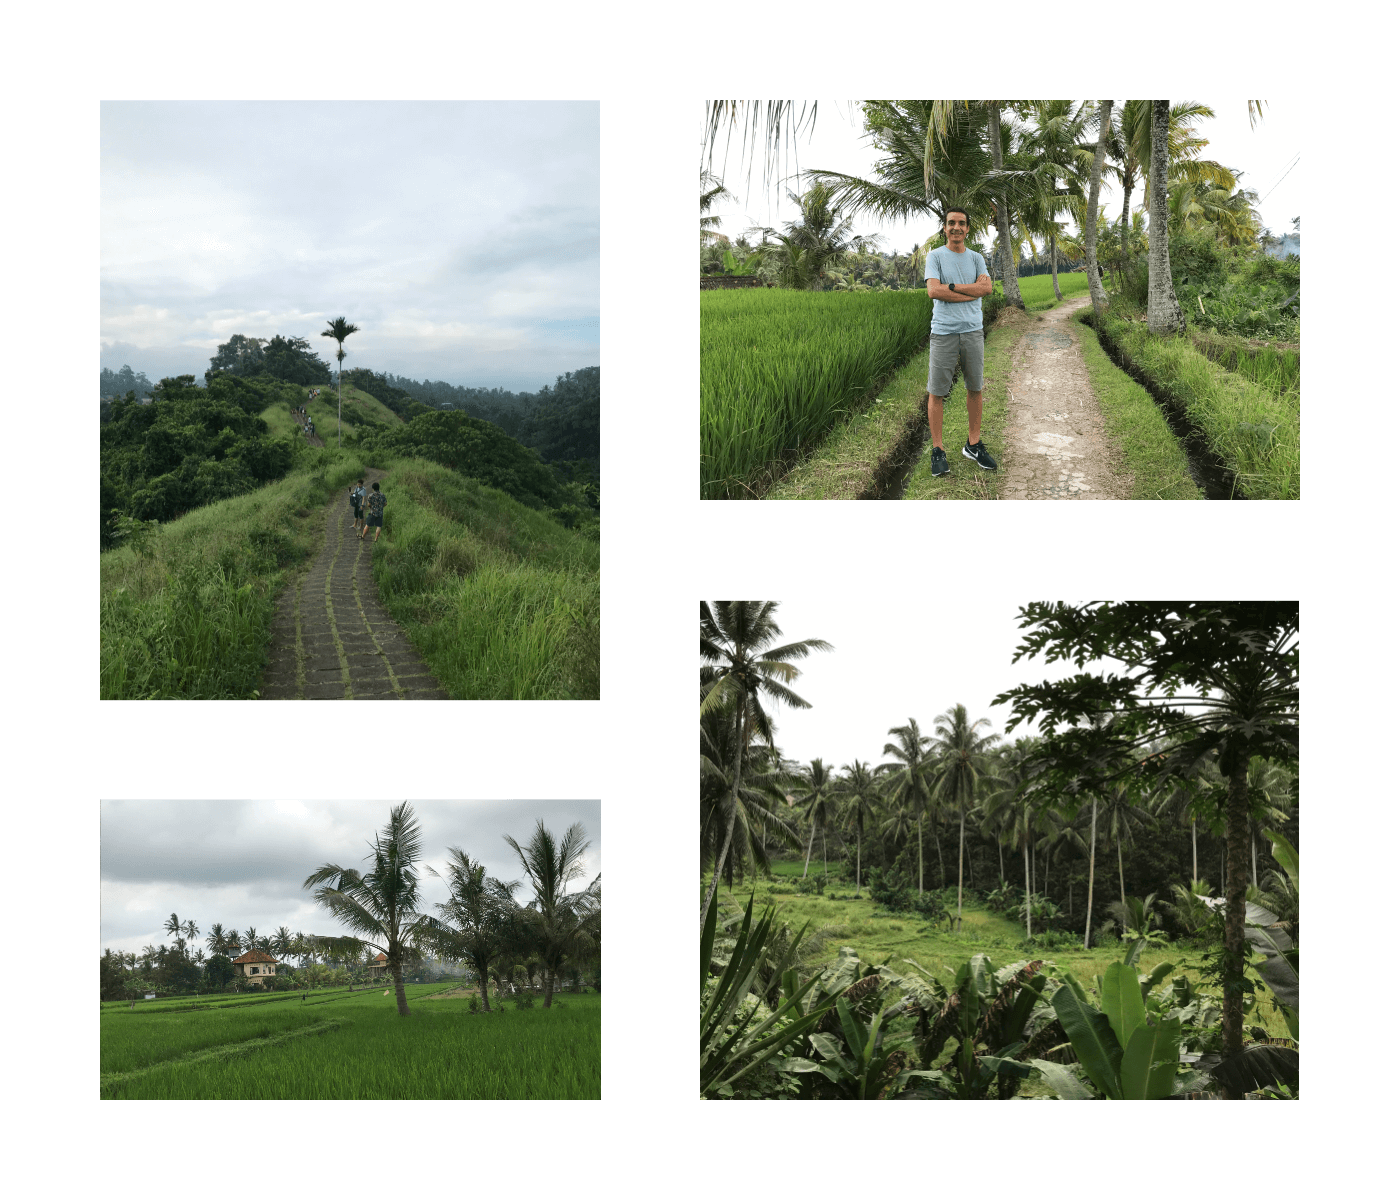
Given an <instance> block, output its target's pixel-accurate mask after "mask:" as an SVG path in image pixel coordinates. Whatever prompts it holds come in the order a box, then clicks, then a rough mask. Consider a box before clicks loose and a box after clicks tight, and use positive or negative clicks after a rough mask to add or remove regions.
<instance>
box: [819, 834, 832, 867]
mask: <svg viewBox="0 0 1398 1200" xmlns="http://www.w3.org/2000/svg"><path fill="white" fill-rule="evenodd" d="M820 869H821V872H822V873H823V874H824V876H825V877H826V879H829V878H830V856H829V855H828V854H826V853H825V830H824V829H822V830H821V831H820Z"/></svg>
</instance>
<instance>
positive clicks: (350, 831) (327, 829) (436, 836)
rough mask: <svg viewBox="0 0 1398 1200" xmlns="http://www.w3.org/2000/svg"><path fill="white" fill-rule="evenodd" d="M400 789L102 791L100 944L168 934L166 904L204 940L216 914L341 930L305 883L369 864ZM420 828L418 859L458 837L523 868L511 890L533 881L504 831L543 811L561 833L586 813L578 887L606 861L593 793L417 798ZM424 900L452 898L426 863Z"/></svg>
mask: <svg viewBox="0 0 1398 1200" xmlns="http://www.w3.org/2000/svg"><path fill="white" fill-rule="evenodd" d="M399 802H400V801H397V800H104V801H103V802H102V949H103V950H107V949H111V950H120V951H134V952H137V953H139V952H140V951H141V949H142V948H143V947H144V946H146V945H147V944H148V943H149V944H150V945H153V946H159V945H161V944H162V943H164V944H165V945H171V944H173V943H172V936H171V935H170V934H167V933H166V932H165V928H164V926H165V922H166V921H167V920H169V917H170V914H171V913H172V912H173V913H175V914H177V915H178V916H179V918H180V920H181V921H182V922H183V921H187V920H189V919H191V918H193V920H194V921H195V923H196V924H197V925H198V926H199V937H198V939H197V943H198V946H199V947H200V948H201V949H203V950H204V951H205V953H207V952H208V946H207V943H206V940H205V939H206V936H207V934H208V932H209V926H210V925H212V924H214V923H215V922H218V923H220V924H222V925H223V926H224V928H225V929H237V930H238V931H239V932H240V933H241V932H242V931H243V930H245V929H247V928H248V926H249V925H251V926H253V927H254V928H255V929H256V930H257V932H258V935H259V936H261V935H263V934H271V933H275V932H276V929H277V927H278V926H279V925H285V926H286V927H287V928H288V929H290V930H291V931H292V932H293V933H294V932H296V931H297V930H300V931H301V932H303V933H321V934H334V935H340V934H346V933H350V932H351V931H350V930H348V929H345V928H343V927H342V926H341V925H340V924H339V922H338V921H336V920H334V919H333V918H331V917H330V916H329V915H328V914H327V913H326V912H325V911H324V910H323V909H321V908H320V907H319V906H318V905H317V904H316V902H315V900H314V899H313V897H312V892H311V891H307V890H304V889H303V888H302V886H301V885H302V883H303V882H304V881H305V879H306V877H307V876H308V875H310V874H311V873H312V872H313V871H315V870H316V869H317V868H319V867H321V866H323V865H324V864H326V863H335V864H337V865H338V866H342V867H353V868H354V869H356V870H359V871H364V870H366V869H368V864H367V863H366V861H365V856H366V855H367V854H369V853H370V844H371V843H372V841H373V839H374V837H375V835H376V834H378V833H379V832H380V831H382V829H383V828H384V826H385V825H386V824H387V823H388V815H389V811H390V810H391V809H392V808H393V807H394V805H395V804H397V803H399ZM411 804H412V809H413V812H414V813H415V814H416V815H417V818H418V823H419V825H420V826H421V829H422V841H423V851H424V854H423V860H422V861H423V862H424V863H426V864H428V865H430V866H432V867H434V868H435V869H436V870H437V871H439V872H442V873H445V866H446V861H447V849H448V847H451V846H459V847H460V848H461V849H462V850H464V851H465V852H466V853H467V854H469V855H470V856H471V858H472V860H473V861H475V860H478V861H482V862H484V863H485V866H486V874H487V875H491V876H494V877H495V878H497V879H501V880H504V881H507V882H508V881H510V880H519V881H521V887H520V888H519V889H518V890H517V891H516V892H515V899H516V900H518V901H519V902H520V903H521V904H526V903H528V902H529V901H530V900H532V899H533V895H534V893H533V889H532V888H531V887H530V885H529V883H528V877H527V875H526V874H525V872H524V870H523V868H522V867H521V865H520V862H519V859H518V857H517V856H516V855H515V852H514V850H512V849H511V848H510V846H509V844H508V843H507V842H506V841H505V835H506V834H508V835H509V836H511V837H513V838H514V839H515V841H517V842H518V843H519V844H520V846H522V847H526V848H527V846H528V843H529V839H530V838H531V837H532V836H533V834H534V830H535V827H536V823H537V822H538V821H540V820H542V821H543V822H544V826H545V828H547V829H548V830H549V832H550V833H552V834H553V835H554V837H555V838H556V839H558V840H560V841H561V840H562V838H563V836H564V834H565V833H567V831H568V828H569V827H570V826H571V825H572V824H573V823H574V822H575V821H578V822H581V823H582V826H583V830H584V833H585V839H586V840H587V841H589V842H590V843H591V845H590V846H589V847H588V849H587V851H586V853H585V854H584V858H583V866H584V875H583V877H582V878H581V879H579V880H577V881H576V882H575V883H573V884H571V885H569V888H568V890H569V891H570V892H573V891H579V890H581V889H582V888H584V887H586V886H587V885H588V884H589V883H591V882H592V880H593V878H594V877H595V876H597V875H599V874H600V873H601V871H602V827H601V803H600V802H599V801H596V800H552V801H549V800H461V801H448V800H420V801H412V802H411ZM419 878H420V879H421V880H422V895H423V906H424V907H423V911H425V912H429V913H433V914H434V915H435V912H436V910H435V909H434V908H433V907H432V905H433V904H435V903H437V902H440V901H443V900H445V899H446V898H447V887H446V884H445V883H444V882H442V881H441V880H438V879H434V878H433V877H432V876H431V875H430V874H428V873H427V872H426V871H425V870H420V871H419Z"/></svg>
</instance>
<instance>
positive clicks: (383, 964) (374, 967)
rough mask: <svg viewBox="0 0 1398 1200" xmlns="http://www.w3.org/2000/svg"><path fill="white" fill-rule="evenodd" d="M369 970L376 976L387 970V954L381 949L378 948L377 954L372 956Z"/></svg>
mask: <svg viewBox="0 0 1398 1200" xmlns="http://www.w3.org/2000/svg"><path fill="white" fill-rule="evenodd" d="M369 970H370V971H372V972H373V973H374V974H375V975H376V976H377V975H382V974H383V973H384V972H385V971H387V970H388V955H387V954H385V953H384V952H383V951H382V950H380V951H379V952H378V954H376V955H375V956H374V960H373V962H371V963H370V964H369Z"/></svg>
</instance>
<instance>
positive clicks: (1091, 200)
mask: <svg viewBox="0 0 1398 1200" xmlns="http://www.w3.org/2000/svg"><path fill="white" fill-rule="evenodd" d="M1111 129H1112V102H1111V101H1110V100H1102V101H1099V102H1098V108H1097V153H1096V155H1095V156H1094V157H1093V159H1092V177H1091V179H1090V181H1089V182H1088V185H1087V211H1086V212H1085V213H1084V214H1083V224H1084V225H1086V226H1087V228H1086V229H1084V230H1083V243H1084V250H1085V251H1086V254H1087V290H1088V291H1089V292H1090V293H1091V295H1092V311H1093V312H1094V313H1095V314H1100V313H1101V312H1102V310H1103V309H1104V308H1105V307H1106V306H1107V292H1106V289H1104V288H1103V287H1102V277H1101V276H1100V275H1099V274H1098V271H1097V197H1098V196H1099V195H1100V194H1101V191H1102V163H1103V162H1104V161H1105V160H1106V157H1107V135H1108V134H1109V133H1110V132H1111ZM1088 919H1089V920H1090V919H1091V913H1090V912H1089V916H1088Z"/></svg>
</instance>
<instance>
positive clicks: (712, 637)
mask: <svg viewBox="0 0 1398 1200" xmlns="http://www.w3.org/2000/svg"><path fill="white" fill-rule="evenodd" d="M777 604H778V602H777V601H775V600H715V601H714V602H713V603H712V604H710V603H709V602H708V601H707V600H701V601H700V602H699V658H700V660H701V664H709V665H711V666H714V667H715V668H716V669H715V672H714V675H713V680H712V682H711V683H709V684H708V690H707V691H705V692H704V693H703V696H702V699H701V700H700V702H699V715H700V717H701V719H702V717H703V716H704V714H705V713H706V712H709V711H712V710H714V709H720V710H722V711H725V712H727V713H729V714H730V717H729V719H730V720H732V721H733V722H734V727H735V736H734V738H733V765H732V767H731V769H730V771H729V775H728V777H729V779H730V781H731V784H732V789H733V790H732V793H731V794H730V796H729V801H728V812H727V814H726V816H727V819H726V822H725V824H726V829H725V832H724V836H723V845H722V847H721V848H720V849H719V852H718V855H717V856H716V857H715V859H714V875H713V879H712V880H711V881H710V882H709V890H708V892H707V894H706V895H705V897H704V901H703V904H702V905H700V909H699V922H700V927H701V928H702V927H703V922H704V918H705V916H706V915H707V913H708V911H709V905H710V904H711V903H712V902H713V898H714V892H715V891H717V890H718V878H719V875H720V874H721V873H722V871H723V866H724V862H725V860H726V859H727V857H728V849H729V846H730V845H731V844H732V841H733V826H734V824H735V822H736V821H737V818H738V789H739V788H740V787H741V786H742V780H743V758H744V755H745V754H746V751H747V746H748V743H749V742H750V741H752V737H751V735H750V732H749V730H750V729H753V730H756V731H757V733H758V735H759V736H761V738H762V740H763V741H765V742H766V743H767V745H768V746H769V747H770V746H772V745H773V743H772V723H771V720H770V718H769V717H768V716H767V712H766V710H765V709H764V708H763V707H762V703H761V700H762V697H763V696H767V697H768V698H769V699H772V700H776V701H784V702H785V703H787V704H789V705H791V707H793V708H810V704H809V703H808V702H807V701H805V700H803V699H802V698H801V697H800V696H798V695H797V694H796V693H795V692H793V691H791V689H790V688H788V687H787V686H786V685H787V684H788V683H791V682H793V681H794V680H796V679H797V678H799V677H800V674H801V672H800V671H799V670H797V669H796V667H794V666H793V665H792V663H791V660H792V659H798V658H805V657H806V656H807V655H808V654H810V652H811V651H812V650H829V649H831V646H830V643H829V642H824V641H821V640H820V639H819V638H807V639H806V640H805V641H802V642H791V643H789V644H787V645H785V646H776V647H774V648H772V649H767V648H766V647H768V646H769V645H770V644H771V642H773V641H774V640H775V639H777V638H778V637H780V636H781V627H780V626H779V625H778V624H777V622H776V618H775V613H776V610H777Z"/></svg>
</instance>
